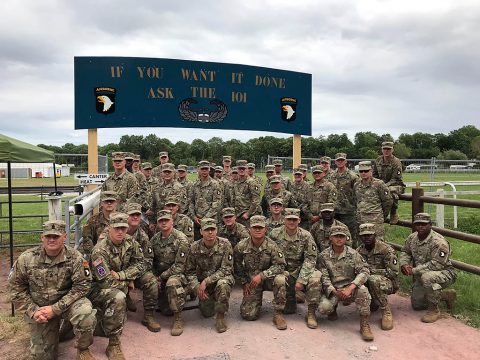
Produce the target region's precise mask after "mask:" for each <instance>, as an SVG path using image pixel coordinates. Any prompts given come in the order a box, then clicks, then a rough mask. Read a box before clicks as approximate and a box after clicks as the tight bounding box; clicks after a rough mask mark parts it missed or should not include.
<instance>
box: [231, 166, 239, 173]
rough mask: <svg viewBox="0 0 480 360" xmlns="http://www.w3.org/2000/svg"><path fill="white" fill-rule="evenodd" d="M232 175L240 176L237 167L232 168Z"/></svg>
mask: <svg viewBox="0 0 480 360" xmlns="http://www.w3.org/2000/svg"><path fill="white" fill-rule="evenodd" d="M232 174H238V169H237V167H236V166H234V167H233V168H232Z"/></svg>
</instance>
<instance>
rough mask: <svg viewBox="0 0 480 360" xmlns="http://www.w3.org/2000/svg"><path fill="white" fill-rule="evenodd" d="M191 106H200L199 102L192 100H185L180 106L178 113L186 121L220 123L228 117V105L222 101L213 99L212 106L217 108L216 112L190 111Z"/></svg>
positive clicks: (206, 110)
mask: <svg viewBox="0 0 480 360" xmlns="http://www.w3.org/2000/svg"><path fill="white" fill-rule="evenodd" d="M191 104H198V101H197V100H195V99H192V98H188V99H184V100H182V101H181V102H180V104H179V105H178V112H179V113H180V116H181V117H182V119H183V120H185V121H193V122H201V123H218V122H221V121H223V119H225V118H226V117H227V114H228V109H227V105H225V103H224V102H223V101H221V100H218V99H213V100H212V101H210V104H212V105H215V106H216V107H217V109H216V110H213V111H212V110H209V109H207V108H202V109H190V105H191Z"/></svg>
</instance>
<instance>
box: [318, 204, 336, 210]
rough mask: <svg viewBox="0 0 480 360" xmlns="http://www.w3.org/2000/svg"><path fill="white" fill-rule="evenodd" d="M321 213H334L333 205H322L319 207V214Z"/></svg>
mask: <svg viewBox="0 0 480 360" xmlns="http://www.w3.org/2000/svg"><path fill="white" fill-rule="evenodd" d="M322 211H335V206H334V204H333V203H323V204H321V205H320V212H322Z"/></svg>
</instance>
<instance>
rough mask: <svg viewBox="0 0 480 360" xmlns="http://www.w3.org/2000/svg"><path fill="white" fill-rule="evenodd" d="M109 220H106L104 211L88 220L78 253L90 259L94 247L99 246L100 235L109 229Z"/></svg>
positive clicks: (83, 229) (83, 230)
mask: <svg viewBox="0 0 480 360" xmlns="http://www.w3.org/2000/svg"><path fill="white" fill-rule="evenodd" d="M108 223H109V219H107V218H105V216H104V214H103V211H101V210H100V212H99V213H98V214H95V215H93V216H92V217H91V218H90V219H88V221H87V223H86V224H85V226H84V227H83V228H82V237H83V240H82V242H81V243H80V245H79V247H78V251H80V252H81V253H82V254H84V255H86V257H85V258H86V259H89V258H90V254H91V253H92V250H93V247H94V246H95V245H96V244H97V242H98V239H99V237H100V235H101V234H102V233H103V232H104V230H105V229H106V228H107V227H108Z"/></svg>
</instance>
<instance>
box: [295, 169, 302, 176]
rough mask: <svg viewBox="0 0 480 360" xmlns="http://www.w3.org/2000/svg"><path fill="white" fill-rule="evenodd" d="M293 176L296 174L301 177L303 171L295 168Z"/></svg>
mask: <svg viewBox="0 0 480 360" xmlns="http://www.w3.org/2000/svg"><path fill="white" fill-rule="evenodd" d="M293 174H294V175H296V174H300V175H303V170H302V169H300V168H295V169H293Z"/></svg>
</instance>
